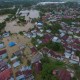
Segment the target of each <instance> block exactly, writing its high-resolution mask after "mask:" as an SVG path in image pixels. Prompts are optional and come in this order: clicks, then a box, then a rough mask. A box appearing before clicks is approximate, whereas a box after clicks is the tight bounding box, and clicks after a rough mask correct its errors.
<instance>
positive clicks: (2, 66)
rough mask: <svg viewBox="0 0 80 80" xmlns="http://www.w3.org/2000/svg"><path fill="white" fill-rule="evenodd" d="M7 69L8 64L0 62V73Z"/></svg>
mask: <svg viewBox="0 0 80 80" xmlns="http://www.w3.org/2000/svg"><path fill="white" fill-rule="evenodd" d="M6 69H8V64H7V62H5V61H0V73H1V72H2V71H4V70H6Z"/></svg>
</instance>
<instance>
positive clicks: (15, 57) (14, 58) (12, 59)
mask: <svg viewBox="0 0 80 80" xmlns="http://www.w3.org/2000/svg"><path fill="white" fill-rule="evenodd" d="M17 58H18V57H17V56H14V57H13V58H11V59H10V60H11V61H14V60H16V59H17Z"/></svg>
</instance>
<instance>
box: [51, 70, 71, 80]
mask: <svg viewBox="0 0 80 80" xmlns="http://www.w3.org/2000/svg"><path fill="white" fill-rule="evenodd" d="M52 73H53V75H55V76H56V77H57V78H58V79H59V80H71V74H70V72H69V71H67V70H53V72H52Z"/></svg>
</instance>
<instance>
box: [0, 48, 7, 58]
mask: <svg viewBox="0 0 80 80" xmlns="http://www.w3.org/2000/svg"><path fill="white" fill-rule="evenodd" d="M7 56H8V54H7V51H6V49H4V50H1V51H0V59H5V58H6V57H7Z"/></svg>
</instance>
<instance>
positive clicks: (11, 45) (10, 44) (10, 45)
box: [8, 42, 16, 47]
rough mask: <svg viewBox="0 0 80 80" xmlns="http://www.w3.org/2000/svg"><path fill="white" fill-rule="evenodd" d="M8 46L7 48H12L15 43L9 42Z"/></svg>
mask: <svg viewBox="0 0 80 80" xmlns="http://www.w3.org/2000/svg"><path fill="white" fill-rule="evenodd" d="M8 45H9V47H13V46H15V45H16V43H15V42H10V43H9V44H8Z"/></svg>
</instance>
